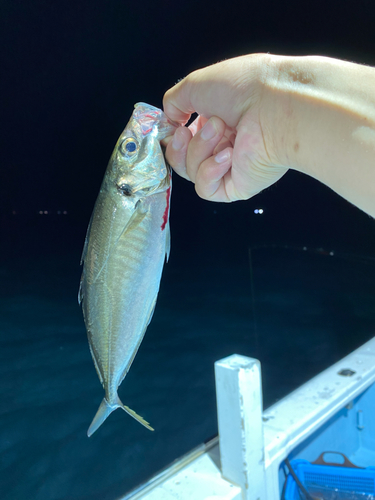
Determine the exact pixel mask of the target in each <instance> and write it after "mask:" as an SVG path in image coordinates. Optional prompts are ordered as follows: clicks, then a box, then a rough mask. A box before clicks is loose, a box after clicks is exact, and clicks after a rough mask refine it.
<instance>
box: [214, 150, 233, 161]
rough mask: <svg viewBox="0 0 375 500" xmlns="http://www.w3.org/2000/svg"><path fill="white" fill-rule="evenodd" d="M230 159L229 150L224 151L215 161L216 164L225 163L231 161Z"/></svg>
mask: <svg viewBox="0 0 375 500" xmlns="http://www.w3.org/2000/svg"><path fill="white" fill-rule="evenodd" d="M229 157H230V152H229V151H228V150H227V149H223V151H220V153H218V154H217V155H216V156H215V161H216V163H224V162H225V161H227V160H229Z"/></svg>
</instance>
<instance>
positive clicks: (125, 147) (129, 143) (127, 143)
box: [121, 137, 138, 156]
mask: <svg viewBox="0 0 375 500" xmlns="http://www.w3.org/2000/svg"><path fill="white" fill-rule="evenodd" d="M137 147H138V146H137V143H136V142H135V140H134V139H133V138H132V137H128V138H127V139H125V140H124V141H123V142H122V144H121V150H122V152H123V153H124V154H126V155H127V156H132V155H133V154H134V153H135V152H136V151H137Z"/></svg>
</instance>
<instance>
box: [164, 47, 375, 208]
mask: <svg viewBox="0 0 375 500" xmlns="http://www.w3.org/2000/svg"><path fill="white" fill-rule="evenodd" d="M164 110H165V113H166V114H167V116H168V117H169V118H170V119H172V120H174V121H176V122H178V123H180V124H181V125H185V124H186V123H187V121H188V120H189V119H190V117H191V114H192V113H194V112H196V113H197V114H198V117H197V118H196V120H195V121H194V122H193V123H192V124H191V125H190V126H189V127H179V128H178V129H177V130H176V131H175V133H174V135H173V137H169V138H167V139H166V140H165V141H164V142H165V144H167V149H166V157H167V160H168V161H169V163H170V165H171V166H172V167H173V169H174V170H175V171H176V172H177V173H178V174H179V175H181V176H182V177H184V178H186V179H188V180H190V181H192V182H194V183H195V188H196V191H197V193H198V195H199V196H201V197H202V198H204V199H207V200H211V201H217V202H232V201H236V200H245V199H248V198H251V197H252V196H254V195H255V194H257V193H259V192H260V191H262V190H263V189H265V188H267V187H268V186H270V185H271V184H273V183H274V182H276V181H277V180H278V179H280V177H282V176H283V175H284V174H285V173H286V172H287V171H288V169H289V168H291V169H294V170H297V171H299V172H303V173H305V174H307V175H310V176H312V177H314V178H316V179H318V180H319V181H321V182H323V183H325V184H326V185H327V186H329V187H330V188H332V189H333V190H334V191H336V192H337V193H339V194H340V195H341V196H343V197H344V198H346V199H347V200H348V201H349V202H351V203H353V204H354V205H356V206H357V207H359V208H361V209H362V210H364V211H365V212H366V213H368V214H369V215H371V216H372V217H375V68H371V67H367V66H362V65H358V64H354V63H349V62H346V61H341V60H337V59H331V58H327V57H321V56H307V57H287V56H275V55H271V54H251V55H247V56H242V57H237V58H234V59H229V60H226V61H223V62H221V63H218V64H215V65H213V66H209V67H207V68H203V69H200V70H197V71H194V72H193V73H191V74H189V75H188V76H187V77H186V78H184V79H183V80H182V81H181V82H179V83H178V84H177V85H175V86H174V87H173V88H171V89H170V90H168V92H167V93H166V94H165V96H164Z"/></svg>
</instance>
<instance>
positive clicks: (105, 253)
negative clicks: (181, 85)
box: [79, 103, 177, 436]
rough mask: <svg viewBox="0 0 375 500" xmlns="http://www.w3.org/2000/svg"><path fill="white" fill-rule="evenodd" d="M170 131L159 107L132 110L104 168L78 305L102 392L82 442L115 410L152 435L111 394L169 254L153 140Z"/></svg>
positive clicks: (165, 193)
mask: <svg viewBox="0 0 375 500" xmlns="http://www.w3.org/2000/svg"><path fill="white" fill-rule="evenodd" d="M176 127H177V125H176V124H174V123H172V122H170V121H169V120H168V119H167V117H166V116H165V115H164V113H163V112H162V111H161V110H159V109H158V108H154V107H153V106H150V105H148V104H144V103H140V104H136V105H135V110H134V112H133V115H132V117H131V118H130V121H129V123H128V124H127V126H126V127H125V129H124V131H123V132H122V134H121V135H120V137H119V139H118V141H117V144H116V146H115V149H114V151H113V153H112V156H111V158H110V161H109V163H108V167H107V170H106V172H105V175H104V179H103V183H102V186H101V188H100V192H99V195H98V198H97V201H96V203H95V207H94V211H93V214H92V217H91V221H90V223H89V227H88V230H87V235H86V240H85V245H84V250H83V254H82V259H81V261H82V262H83V272H82V278H81V285H80V291H79V300H80V302H81V303H82V309H83V316H84V320H85V324H86V329H87V334H88V339H89V345H90V351H91V355H92V357H93V360H94V365H95V368H96V371H97V373H98V376H99V379H100V381H101V382H102V385H103V388H104V390H105V397H104V399H103V401H102V402H101V404H100V406H99V409H98V411H97V413H96V415H95V417H94V420H93V421H92V423H91V425H90V427H89V430H88V435H89V436H90V435H91V434H93V433H94V432H95V431H96V430H97V429H98V427H100V425H101V424H102V423H103V422H104V420H105V419H106V418H107V417H108V416H109V415H110V413H111V412H112V411H114V410H115V409H117V408H122V409H123V410H124V411H125V412H127V413H128V414H129V415H131V416H132V417H133V418H135V419H136V420H138V421H139V422H140V423H141V424H143V425H144V426H145V427H147V428H148V429H151V430H153V429H152V427H150V425H149V424H148V422H146V421H145V420H144V419H143V418H142V417H141V416H139V415H138V414H137V413H135V412H134V411H133V410H131V409H130V408H128V407H127V406H125V405H124V404H123V403H122V402H121V400H120V399H119V397H118V394H117V389H118V386H119V385H120V384H121V382H122V380H123V379H124V377H125V376H126V374H127V372H128V371H129V369H130V366H131V364H132V362H133V360H134V357H135V355H136V353H137V350H138V348H139V345H140V343H141V341H142V339H143V336H144V334H145V332H146V329H147V326H148V324H149V322H150V321H151V318H152V315H153V311H154V307H155V303H156V298H157V295H158V291H159V285H160V278H161V273H162V269H163V265H164V261H165V256H166V255H167V256H168V254H169V246H170V236H169V220H168V219H169V201H170V192H171V173H170V168H169V167H168V165H167V164H166V163H165V159H164V155H163V151H162V149H161V146H160V140H162V139H163V138H165V137H167V136H169V135H172V134H173V133H174V131H175V129H176Z"/></svg>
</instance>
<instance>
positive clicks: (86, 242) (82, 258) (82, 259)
mask: <svg viewBox="0 0 375 500" xmlns="http://www.w3.org/2000/svg"><path fill="white" fill-rule="evenodd" d="M93 213H94V212H93ZM93 213H92V214H91V217H90V222H89V225H88V226H87V231H86V237H85V243H84V245H83V250H82V255H81V262H80V264H81V266H82V264H83V261H84V260H85V258H86V254H87V247H88V244H89V237H90V230H91V225H92V217H93Z"/></svg>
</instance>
